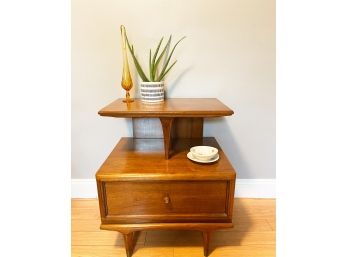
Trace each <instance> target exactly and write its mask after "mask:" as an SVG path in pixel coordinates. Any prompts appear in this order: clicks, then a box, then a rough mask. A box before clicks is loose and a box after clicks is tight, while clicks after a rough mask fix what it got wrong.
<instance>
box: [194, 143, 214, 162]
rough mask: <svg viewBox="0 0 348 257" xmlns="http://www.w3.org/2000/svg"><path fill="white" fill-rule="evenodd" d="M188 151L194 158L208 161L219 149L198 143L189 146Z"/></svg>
mask: <svg viewBox="0 0 348 257" xmlns="http://www.w3.org/2000/svg"><path fill="white" fill-rule="evenodd" d="M190 152H191V153H192V155H193V157H194V158H195V159H198V160H201V161H208V160H211V159H213V158H215V157H216V155H217V154H218V152H219V151H218V149H217V148H215V147H212V146H205V145H200V146H194V147H191V149H190Z"/></svg>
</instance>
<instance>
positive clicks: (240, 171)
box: [204, 115, 251, 178]
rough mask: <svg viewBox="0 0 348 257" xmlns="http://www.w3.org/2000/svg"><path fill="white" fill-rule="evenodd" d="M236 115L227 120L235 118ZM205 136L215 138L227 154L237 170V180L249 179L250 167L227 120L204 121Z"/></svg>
mask: <svg viewBox="0 0 348 257" xmlns="http://www.w3.org/2000/svg"><path fill="white" fill-rule="evenodd" d="M233 116H234V115H232V116H228V117H227V118H229V117H230V118H231V117H232V118H233ZM204 136H206V137H209V136H213V137H215V138H216V140H217V141H218V143H219V145H220V146H221V148H222V149H223V151H224V152H225V154H226V156H227V157H228V159H229V160H230V162H231V164H232V165H233V167H234V168H235V170H236V173H237V178H238V177H242V178H248V177H249V175H250V174H251V172H250V167H249V166H248V164H247V162H246V161H245V158H244V155H243V153H242V152H241V150H240V147H239V146H238V143H237V141H236V140H235V137H234V135H233V129H232V128H231V127H230V125H229V124H228V122H227V119H226V118H209V119H205V120H204Z"/></svg>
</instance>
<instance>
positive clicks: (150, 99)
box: [140, 81, 164, 103]
mask: <svg viewBox="0 0 348 257" xmlns="http://www.w3.org/2000/svg"><path fill="white" fill-rule="evenodd" d="M140 96H141V101H143V102H144V103H158V102H163V101H164V81H161V82H141V83H140Z"/></svg>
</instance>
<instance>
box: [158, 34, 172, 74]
mask: <svg viewBox="0 0 348 257" xmlns="http://www.w3.org/2000/svg"><path fill="white" fill-rule="evenodd" d="M171 41H172V35H170V37H169V39H168V42H167V44H166V45H165V47H164V48H163V50H162V52H161V54H160V56H159V57H158V59H157V61H156V63H155V65H154V67H153V69H154V73H153V74H154V77H155V75H156V71H157V68H158V65H159V63H160V61H161V59H162V57H163V56H164V54H165V52H166V51H167V48H168V47H169V44H170V42H171ZM154 79H155V78H154ZM155 81H159V80H158V79H157V80H156V79H155Z"/></svg>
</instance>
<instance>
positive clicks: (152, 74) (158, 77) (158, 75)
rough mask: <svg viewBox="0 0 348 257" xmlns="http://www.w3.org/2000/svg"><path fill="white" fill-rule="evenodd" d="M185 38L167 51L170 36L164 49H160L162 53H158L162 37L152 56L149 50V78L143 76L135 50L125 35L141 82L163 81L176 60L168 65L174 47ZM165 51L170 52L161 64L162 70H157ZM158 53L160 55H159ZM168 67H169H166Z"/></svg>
mask: <svg viewBox="0 0 348 257" xmlns="http://www.w3.org/2000/svg"><path fill="white" fill-rule="evenodd" d="M184 38H185V37H182V38H181V39H179V40H178V41H177V42H176V44H175V45H174V47H173V48H172V50H170V49H169V47H170V42H171V40H172V36H170V37H169V39H168V41H167V43H166V44H165V46H164V48H163V49H162V51H161V52H160V48H161V45H162V42H163V37H162V38H161V40H160V41H159V43H158V45H157V48H156V50H155V52H154V54H153V55H152V51H151V49H150V57H149V76H146V75H145V72H144V70H143V68H142V67H141V65H140V63H139V61H138V59H137V58H136V56H135V50H134V46H133V45H131V44H130V43H129V40H128V37H127V34H126V42H127V46H128V49H129V51H130V53H131V55H132V58H133V61H134V65H135V68H136V69H137V71H138V74H139V76H140V77H141V79H142V80H143V82H150V81H153V82H159V81H162V80H163V79H164V77H165V76H166V75H167V74H168V72H169V71H170V70H171V69H172V68H173V66H174V65H175V64H176V62H177V61H176V60H175V61H174V62H173V63H172V64H170V65H169V62H170V59H171V57H172V55H173V53H174V50H175V48H176V46H177V45H178V44H179V43H180V42H181V41H182V40H183V39H184ZM167 51H170V54H169V55H168V58H167V60H165V61H164V62H163V66H162V69H161V70H159V64H160V63H161V60H162V59H163V56H164V55H165V53H166V52H167ZM159 52H160V53H159ZM168 65H169V66H168Z"/></svg>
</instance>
